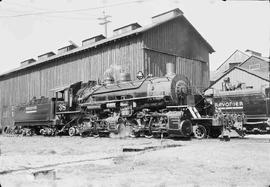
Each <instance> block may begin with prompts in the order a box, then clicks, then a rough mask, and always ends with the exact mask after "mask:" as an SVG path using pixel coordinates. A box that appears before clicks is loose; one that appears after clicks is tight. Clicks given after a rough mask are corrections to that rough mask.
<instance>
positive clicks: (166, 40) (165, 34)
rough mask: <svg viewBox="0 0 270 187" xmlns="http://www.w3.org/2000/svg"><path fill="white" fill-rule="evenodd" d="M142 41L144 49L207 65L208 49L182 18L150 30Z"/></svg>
mask: <svg viewBox="0 0 270 187" xmlns="http://www.w3.org/2000/svg"><path fill="white" fill-rule="evenodd" d="M143 41H144V47H147V48H150V49H156V50H160V51H164V52H167V53H172V54H175V55H177V56H182V57H185V58H189V59H196V60H202V61H204V62H207V63H209V49H208V48H207V47H206V45H205V44H204V42H203V41H202V39H201V38H200V37H199V36H198V34H196V33H195V31H194V28H192V27H191V26H190V25H189V24H188V23H187V22H186V20H185V18H183V17H179V18H177V19H173V20H171V21H168V22H165V23H163V24H161V25H159V26H157V27H155V29H150V30H149V31H147V32H145V33H144V35H143Z"/></svg>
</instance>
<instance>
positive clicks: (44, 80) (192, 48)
mask: <svg viewBox="0 0 270 187" xmlns="http://www.w3.org/2000/svg"><path fill="white" fill-rule="evenodd" d="M71 43H72V42H71ZM84 44H85V45H84ZM212 52H214V49H213V48H212V47H211V45H210V44H209V43H208V42H207V41H206V40H205V39H204V38H203V37H202V36H201V35H200V33H199V32H198V31H197V30H196V29H195V28H194V27H193V25H192V24H191V23H190V22H189V21H188V20H187V19H186V18H185V16H184V15H183V12H182V11H181V10H179V9H174V10H171V11H168V12H165V13H162V14H159V15H157V16H154V17H153V18H152V23H150V24H149V25H146V26H140V25H139V24H137V23H135V24H129V25H127V26H124V27H120V28H118V29H115V33H114V36H113V37H110V38H104V37H102V36H100V37H90V39H87V40H84V41H83V45H82V46H80V47H78V46H76V45H73V44H71V45H69V46H66V47H63V48H60V49H58V53H57V54H55V55H52V56H49V57H48V56H47V57H46V58H42V59H41V58H39V59H38V60H37V61H36V62H32V63H31V64H29V65H27V66H21V67H18V68H16V69H13V70H11V71H9V72H6V73H3V74H1V75H0V98H1V100H0V118H1V121H2V124H4V125H10V124H12V110H11V109H12V106H14V105H18V104H19V103H23V102H27V101H29V100H30V99H31V98H33V97H34V96H35V97H37V98H38V97H41V96H45V97H49V96H52V95H51V93H50V92H49V90H51V89H53V88H55V87H58V86H62V85H66V84H71V83H74V82H77V81H83V82H87V81H89V80H103V79H104V72H105V71H106V70H107V69H108V68H110V67H112V66H121V67H123V68H124V69H126V70H127V71H128V72H130V74H131V79H133V80H134V79H135V78H136V74H137V72H139V71H142V72H143V73H144V74H145V75H147V74H153V75H154V76H163V75H165V73H166V63H167V62H172V63H174V64H175V66H176V73H177V74H183V75H185V76H187V77H188V78H189V80H190V82H191V85H192V86H193V87H196V88H197V89H199V90H203V89H205V88H207V87H208V86H209V54H211V53H212Z"/></svg>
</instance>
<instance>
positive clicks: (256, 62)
mask: <svg viewBox="0 0 270 187" xmlns="http://www.w3.org/2000/svg"><path fill="white" fill-rule="evenodd" d="M240 67H241V68H245V69H249V70H256V71H262V72H269V62H267V61H265V60H263V59H260V58H258V57H255V56H251V57H250V58H248V59H247V60H246V61H245V62H244V63H243V64H241V65H240Z"/></svg>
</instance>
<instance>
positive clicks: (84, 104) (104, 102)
mask: <svg viewBox="0 0 270 187" xmlns="http://www.w3.org/2000/svg"><path fill="white" fill-rule="evenodd" d="M152 98H158V99H164V95H158V96H149V97H138V98H129V99H119V100H108V101H102V102H95V103H94V104H93V103H83V104H80V106H91V105H101V104H106V103H115V102H121V101H134V100H140V99H152Z"/></svg>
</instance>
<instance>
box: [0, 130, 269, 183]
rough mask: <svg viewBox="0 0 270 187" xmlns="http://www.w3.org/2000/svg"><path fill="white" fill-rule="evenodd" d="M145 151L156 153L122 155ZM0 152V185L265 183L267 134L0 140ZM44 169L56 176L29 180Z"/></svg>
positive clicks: (0, 138)
mask: <svg viewBox="0 0 270 187" xmlns="http://www.w3.org/2000/svg"><path fill="white" fill-rule="evenodd" d="M167 146H172V147H167ZM144 147H157V148H158V149H149V150H146V151H140V152H123V148H144ZM0 148H1V150H0V151H1V152H0V153H1V156H0V184H1V185H2V187H5V186H27V187H29V186H52V187H56V186H76V187H77V186H93V187H95V186H125V187H126V186H162V187H163V186H269V185H270V135H251V136H247V137H246V138H244V139H231V141H229V142H223V141H220V140H218V139H204V140H196V139H192V140H170V139H164V140H162V141H161V140H159V139H144V138H139V139H131V138H126V139H120V138H91V137H89V138H81V137H42V136H35V137H5V136H0ZM43 170H53V171H54V172H55V177H54V176H50V175H47V176H44V177H43V176H41V177H34V175H33V173H34V172H37V171H43Z"/></svg>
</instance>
